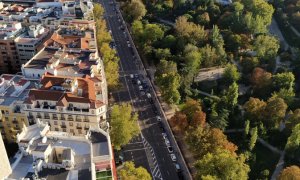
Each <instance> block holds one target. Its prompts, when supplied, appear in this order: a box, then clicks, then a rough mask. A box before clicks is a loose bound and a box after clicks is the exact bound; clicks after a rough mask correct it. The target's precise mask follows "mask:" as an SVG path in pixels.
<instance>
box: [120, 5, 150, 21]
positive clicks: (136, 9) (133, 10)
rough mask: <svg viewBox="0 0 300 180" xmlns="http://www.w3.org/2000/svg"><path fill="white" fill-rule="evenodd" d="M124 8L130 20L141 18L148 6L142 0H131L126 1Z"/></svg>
mask: <svg viewBox="0 0 300 180" xmlns="http://www.w3.org/2000/svg"><path fill="white" fill-rule="evenodd" d="M123 10H124V13H125V14H126V19H127V20H128V21H129V22H133V21H135V20H141V19H142V18H143V16H145V15H146V12H147V10H146V7H145V5H144V4H143V2H142V1H141V0H130V2H129V3H126V5H125V6H124V7H123Z"/></svg>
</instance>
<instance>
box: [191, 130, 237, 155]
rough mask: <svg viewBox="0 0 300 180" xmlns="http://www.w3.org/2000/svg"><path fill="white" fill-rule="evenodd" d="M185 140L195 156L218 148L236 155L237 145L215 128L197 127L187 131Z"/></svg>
mask: <svg viewBox="0 0 300 180" xmlns="http://www.w3.org/2000/svg"><path fill="white" fill-rule="evenodd" d="M185 140H186V142H187V143H188V145H189V147H190V150H191V151H192V152H193V153H194V155H195V156H196V157H203V156H204V155H205V154H207V153H215V152H217V150H218V149H226V150H228V151H229V152H230V153H231V154H232V155H236V153H235V151H236V150H237V146H236V145H235V144H233V143H232V142H230V141H228V140H227V136H226V135H225V134H224V133H223V132H222V131H221V130H220V129H217V128H209V127H204V128H203V127H201V126H199V127H197V128H195V129H191V130H189V131H187V133H186V135H185Z"/></svg>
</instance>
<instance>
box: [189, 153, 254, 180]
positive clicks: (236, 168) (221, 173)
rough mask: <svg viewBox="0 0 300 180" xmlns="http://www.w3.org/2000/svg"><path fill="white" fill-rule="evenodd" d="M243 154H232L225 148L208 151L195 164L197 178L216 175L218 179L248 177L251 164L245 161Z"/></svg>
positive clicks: (243, 178) (226, 179) (242, 179)
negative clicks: (213, 151) (214, 151)
mask: <svg viewBox="0 0 300 180" xmlns="http://www.w3.org/2000/svg"><path fill="white" fill-rule="evenodd" d="M245 160H246V158H245V157H244V156H243V155H240V156H236V155H232V153H231V152H229V151H227V150H225V149H222V150H221V149H219V150H217V152H216V153H207V154H206V155H205V156H204V157H203V158H202V159H200V160H198V161H197V162H196V164H195V168H196V169H197V179H202V177H207V176H214V177H215V178H216V179H225V180H230V179H240V180H246V179H248V172H249V171H250V168H249V166H248V165H247V164H246V163H245Z"/></svg>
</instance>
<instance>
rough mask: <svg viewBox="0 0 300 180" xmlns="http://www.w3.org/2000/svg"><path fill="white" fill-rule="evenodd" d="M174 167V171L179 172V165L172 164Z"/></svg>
mask: <svg viewBox="0 0 300 180" xmlns="http://www.w3.org/2000/svg"><path fill="white" fill-rule="evenodd" d="M174 166H175V169H176V171H177V172H180V171H181V168H180V165H179V164H177V163H176V164H174Z"/></svg>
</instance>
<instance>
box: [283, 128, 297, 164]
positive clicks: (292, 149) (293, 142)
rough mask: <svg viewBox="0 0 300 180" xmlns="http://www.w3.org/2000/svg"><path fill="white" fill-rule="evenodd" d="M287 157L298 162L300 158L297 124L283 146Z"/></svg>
mask: <svg viewBox="0 0 300 180" xmlns="http://www.w3.org/2000/svg"><path fill="white" fill-rule="evenodd" d="M285 149H286V152H287V154H288V156H290V157H292V158H295V159H297V160H299V157H300V124H297V125H296V126H295V127H294V128H293V131H292V134H291V135H290V137H289V138H288V141H287V144H286V146H285Z"/></svg>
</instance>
